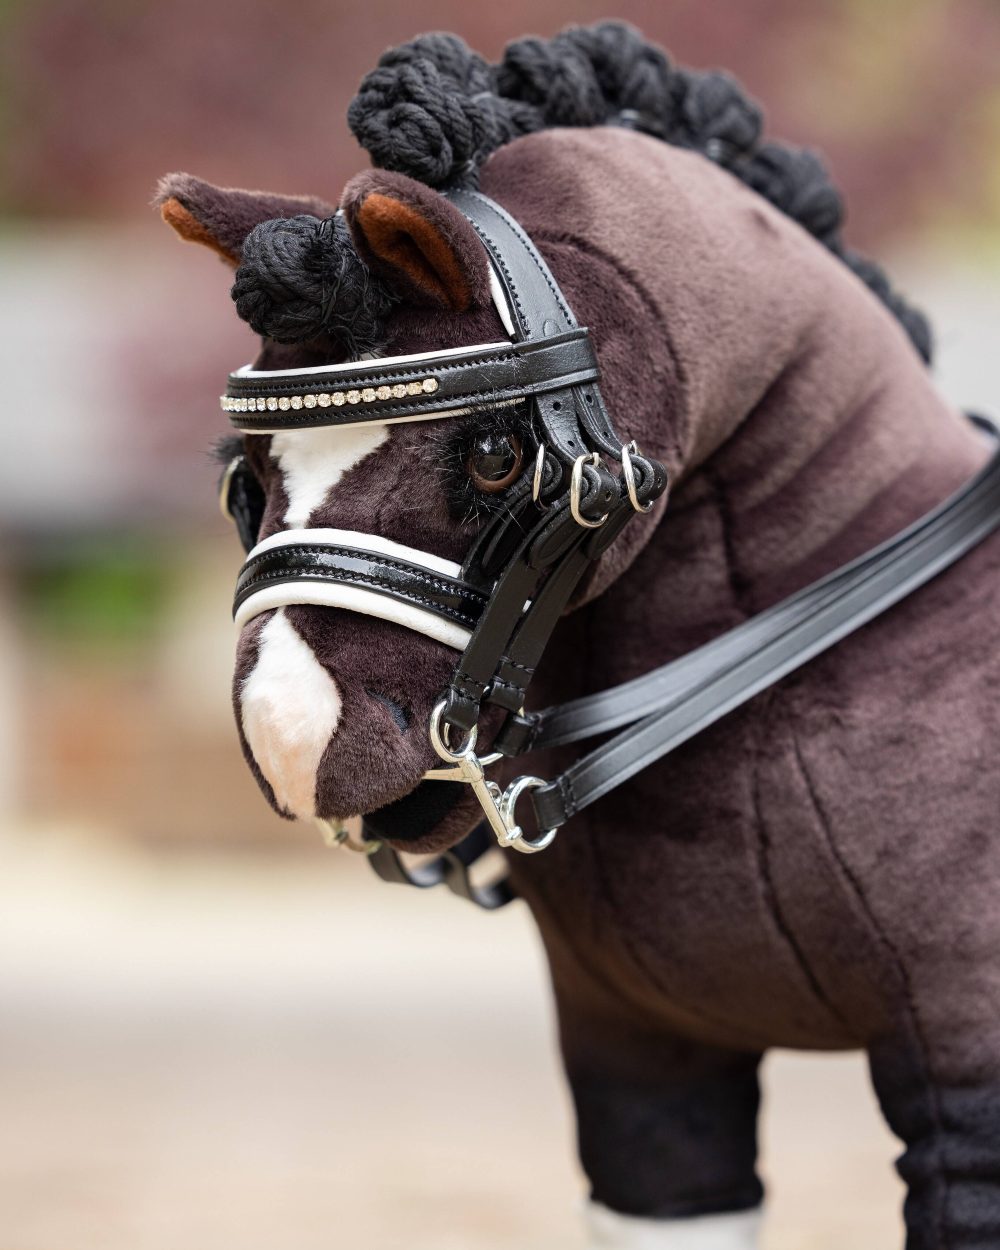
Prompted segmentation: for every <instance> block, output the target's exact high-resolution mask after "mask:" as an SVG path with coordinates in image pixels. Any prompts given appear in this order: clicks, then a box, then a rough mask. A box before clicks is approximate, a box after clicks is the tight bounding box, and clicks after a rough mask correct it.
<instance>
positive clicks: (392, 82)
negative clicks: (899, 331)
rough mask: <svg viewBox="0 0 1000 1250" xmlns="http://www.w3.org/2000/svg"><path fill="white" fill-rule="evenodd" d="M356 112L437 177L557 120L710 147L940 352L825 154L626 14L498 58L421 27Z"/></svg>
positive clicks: (394, 159) (376, 152)
mask: <svg viewBox="0 0 1000 1250" xmlns="http://www.w3.org/2000/svg"><path fill="white" fill-rule="evenodd" d="M347 120H348V123H349V125H350V127H351V129H352V131H353V132H354V134H355V136H356V137H357V139H358V141H359V142H360V143H361V145H362V147H364V148H366V149H367V150H368V152H369V153H370V154H371V158H372V161H373V162H374V164H375V165H377V166H379V167H381V168H383V169H392V170H397V171H399V172H400V173H404V174H409V175H410V177H412V178H416V179H418V180H419V181H421V182H424V183H427V184H428V185H429V186H433V187H448V186H470V185H475V182H476V178H477V174H478V170H479V168H480V166H481V165H482V164H483V162H484V161H485V160H486V158H487V157H488V156H489V155H490V154H491V153H492V152H494V151H496V149H497V148H499V147H502V146H503V145H504V144H506V143H510V142H511V140H513V139H516V138H517V137H518V136H519V135H524V134H530V133H532V132H534V131H538V130H545V129H548V128H549V127H552V126H600V125H620V126H627V127H629V128H631V129H635V130H640V131H642V132H643V133H645V134H650V135H654V136H656V137H658V138H660V139H663V140H664V141H665V142H667V143H673V144H676V145H678V146H681V147H685V148H689V149H691V150H693V151H697V152H702V153H704V154H705V155H706V156H708V157H709V158H710V159H711V160H714V161H717V162H718V163H719V164H721V165H724V166H725V167H726V168H727V169H729V170H730V171H731V172H732V173H733V174H734V175H735V176H736V177H738V178H740V179H741V180H742V181H744V182H745V183H747V184H748V185H749V186H751V187H752V188H753V189H754V190H755V191H757V192H759V193H760V194H761V195H762V196H764V198H765V199H767V200H769V201H770V202H771V203H772V204H774V205H775V206H776V207H777V208H779V209H780V210H781V211H782V212H784V213H786V214H787V215H788V216H789V217H791V218H793V220H795V221H797V222H798V223H799V224H800V225H801V226H803V227H804V228H805V229H806V230H808V231H809V232H810V233H811V234H813V235H815V237H816V238H817V239H818V240H819V241H820V242H821V243H823V244H824V245H825V246H826V247H828V248H829V249H830V250H831V251H832V252H833V253H834V255H836V256H838V257H839V258H840V259H841V260H842V261H843V262H844V264H846V265H847V266H848V267H849V268H850V269H851V270H853V272H854V273H855V274H857V276H858V277H859V278H860V279H861V280H862V281H863V282H864V283H866V285H867V286H869V287H870V288H871V290H872V291H873V292H874V293H875V294H876V295H877V296H878V298H879V299H880V300H882V302H883V303H884V304H885V305H886V306H887V307H888V308H889V309H890V311H891V312H892V313H893V314H894V315H895V316H896V317H897V318H898V320H899V321H900V322H901V323H902V325H903V327H904V328H905V330H906V331H907V333H908V334H909V336H910V339H911V340H912V341H913V344H914V346H915V347H916V349H917V351H918V352H919V353H920V355H921V356H922V357H923V359H924V360H925V361H928V362H929V361H930V359H931V354H932V336H931V330H930V326H929V324H928V322H927V319H926V318H925V317H924V315H923V314H922V313H920V312H918V311H917V310H916V309H915V308H911V307H910V306H909V305H908V304H907V303H906V302H905V300H904V299H903V298H902V297H901V296H900V295H899V294H897V293H896V292H895V291H894V290H893V289H892V287H891V286H890V284H889V281H888V279H887V278H886V276H885V274H884V273H883V271H882V270H881V269H880V268H879V267H878V266H877V265H875V264H873V263H872V262H871V261H868V260H866V259H864V258H863V257H861V256H859V255H858V254H857V253H856V252H853V251H851V250H850V249H849V248H848V247H846V246H845V245H844V243H843V242H842V240H841V237H840V228H841V224H842V221H843V202H842V200H841V197H840V194H839V193H838V191H837V190H836V188H835V187H834V186H833V184H832V183H831V181H830V178H829V175H828V174H827V172H826V170H825V168H824V167H823V165H822V163H821V162H820V160H819V159H818V157H816V156H815V155H814V154H813V153H811V152H808V151H803V150H800V149H796V148H792V147H787V146H785V145H782V144H778V143H764V144H761V143H760V137H761V131H762V126H763V115H762V113H761V110H760V108H759V107H758V106H757V105H756V104H755V103H754V102H753V101H752V100H750V99H749V98H748V97H747V96H746V95H745V94H744V92H743V90H742V88H741V87H740V86H739V84H738V83H737V82H736V80H735V79H733V78H732V77H730V76H729V75H728V74H725V73H721V72H719V71H716V70H709V71H706V72H698V71H694V70H686V69H681V68H678V67H675V66H674V65H672V64H671V62H670V60H669V59H668V57H667V55H666V54H665V53H664V52H663V51H662V50H661V49H660V48H658V47H656V46H655V45H654V44H651V43H648V42H647V41H646V40H645V39H643V37H642V35H640V33H639V32H638V31H637V30H635V29H634V28H633V27H632V26H629V25H627V24H626V23H624V22H601V23H599V24H598V25H596V26H590V27H574V28H571V29H569V30H565V31H563V32H561V33H560V34H558V35H555V36H554V37H553V38H551V39H539V38H535V37H529V38H526V39H518V40H515V41H514V42H513V43H511V44H508V46H507V49H506V51H505V52H504V55H503V59H502V60H501V61H500V63H499V65H496V66H491V65H489V64H488V63H487V62H486V61H485V60H484V59H483V58H482V57H481V56H479V55H478V54H477V53H475V52H472V51H471V50H470V49H469V48H468V47H467V45H466V44H465V43H464V42H463V41H462V40H461V39H459V38H458V37H457V36H456V35H449V34H430V35H421V36H420V38H418V39H414V40H412V41H411V42H410V43H406V44H402V45H400V47H398V48H393V49H391V50H390V51H389V52H386V53H385V54H384V55H383V56H382V57H381V59H380V60H379V64H378V68H376V69H375V70H373V71H372V72H371V73H370V74H368V75H367V76H366V77H365V78H364V80H363V81H362V84H361V89H360V91H359V93H358V95H357V96H356V97H355V98H354V100H353V101H352V103H351V106H350V108H349V109H348V113H347Z"/></svg>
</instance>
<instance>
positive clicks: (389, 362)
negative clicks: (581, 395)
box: [221, 327, 600, 434]
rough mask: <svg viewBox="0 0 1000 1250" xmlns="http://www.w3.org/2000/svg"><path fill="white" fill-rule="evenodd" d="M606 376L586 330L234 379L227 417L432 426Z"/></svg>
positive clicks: (286, 423) (265, 428) (292, 426)
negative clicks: (436, 420)
mask: <svg viewBox="0 0 1000 1250" xmlns="http://www.w3.org/2000/svg"><path fill="white" fill-rule="evenodd" d="M599 376H600V371H599V369H598V367H597V359H596V357H595V356H594V350H593V348H592V346H591V344H590V340H589V339H588V337H587V331H586V329H583V328H581V327H576V328H574V329H571V330H568V331H567V332H566V333H564V334H557V335H553V336H552V337H550V338H544V339H537V340H536V339H533V340H526V341H524V342H519V343H487V344H480V345H478V346H474V347H465V348H456V349H454V350H451V351H444V352H440V351H435V352H426V353H423V354H422V355H417V356H399V357H388V358H381V359H376V360H370V361H362V362H360V363H359V362H357V361H352V362H349V363H348V364H345V365H334V366H330V367H328V368H319V369H295V370H286V371H283V372H277V371H275V372H271V371H258V370H253V369H250V368H244V369H239V370H237V372H236V373H231V374H230V375H229V386H228V387H227V389H226V393H225V395H223V396H222V400H221V403H222V408H223V411H225V412H228V413H229V414H230V416H231V419H232V422H233V424H234V425H235V426H236V427H237V429H240V430H242V431H244V432H246V433H258V434H259V433H270V432H273V431H277V430H301V429H309V428H312V427H314V426H331V425H332V426H348V425H357V424H361V423H364V422H369V421H378V422H400V421H418V420H419V421H426V420H429V419H431V418H433V417H449V416H453V415H455V413H456V412H461V411H463V410H466V409H469V408H473V407H482V406H483V405H486V404H489V405H490V406H491V407H500V406H502V405H505V404H511V403H516V402H517V401H518V400H524V399H528V398H530V397H531V396H533V395H541V394H545V393H546V392H550V391H558V390H562V389H564V388H566V387H571V386H579V385H582V384H584V383H587V382H596V381H597V379H598V377H599Z"/></svg>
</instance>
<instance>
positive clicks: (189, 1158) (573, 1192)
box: [0, 0, 1000, 1250]
mask: <svg viewBox="0 0 1000 1250" xmlns="http://www.w3.org/2000/svg"><path fill="white" fill-rule="evenodd" d="M604 17H622V18H626V19H628V20H631V21H633V22H634V23H636V24H637V25H639V26H640V27H641V28H642V29H643V30H644V31H645V33H646V34H647V35H648V36H650V37H653V38H655V39H656V40H657V41H659V42H661V43H662V44H664V45H665V46H666V47H667V48H668V49H669V50H670V51H671V53H672V54H673V56H674V58H675V59H676V60H678V61H680V62H682V63H685V64H689V65H694V66H698V67H704V66H716V65H719V66H724V67H726V68H729V69H730V70H732V71H733V72H734V73H736V74H737V75H738V76H739V77H740V78H741V79H742V80H743V81H744V83H745V84H746V85H747V86H748V87H749V89H750V90H751V92H752V93H753V94H754V95H755V96H756V97H757V98H758V99H759V100H760V101H761V102H762V103H763V104H764V105H765V107H766V110H767V115H768V130H769V133H770V134H772V135H773V136H775V137H782V138H785V139H790V140H793V141H796V142H799V143H806V144H809V145H810V146H814V147H817V148H819V149H821V150H822V151H823V152H824V153H825V154H826V156H827V158H828V160H829V162H830V164H831V165H832V168H833V170H834V172H835V176H836V179H837V181H838V182H839V184H840V186H841V187H842V188H843V190H844V192H845V194H846V197H847V201H848V205H849V226H848V232H847V237H848V240H849V241H850V242H851V243H852V244H854V245H855V246H858V247H862V248H865V249H867V250H868V251H869V252H870V253H872V254H873V255H874V256H875V257H876V258H877V259H880V260H882V261H884V262H885V263H886V264H887V265H888V266H889V269H890V272H891V273H892V275H893V277H894V278H895V280H896V281H897V282H898V284H899V286H900V287H901V289H903V290H904V291H907V292H908V293H909V294H910V296H911V297H912V298H913V299H914V300H915V302H917V303H918V304H919V305H922V306H924V307H925V308H927V309H928V310H929V312H930V313H931V316H932V319H933V321H934V323H935V325H936V328H937V334H938V343H939V349H938V365H937V375H938V379H939V382H940V385H941V386H942V387H943V388H944V390H945V391H946V392H947V393H948V394H949V395H950V396H951V397H952V398H953V399H954V400H955V401H956V402H958V403H961V404H965V405H967V406H978V407H980V408H982V409H984V410H992V411H993V412H995V413H1000V362H998V359H997V358H998V355H1000V353H998V351H997V347H998V343H997V330H998V326H1000V8H998V6H997V5H996V3H995V0H813V2H812V3H810V4H807V5H804V4H802V3H800V2H799V0H713V2H711V3H706V2H705V0H664V2H663V3H658V4H649V5H644V4H641V3H636V2H631V3H618V4H615V5H613V6H608V5H605V4H597V3H578V4H575V5H569V4H565V3H560V2H558V0H532V2H531V3H528V2H526V0H506V3H504V4H503V5H498V6H495V7H493V6H486V5H483V6H471V5H468V4H459V3H457V2H456V0H420V3H416V4H415V3H412V0H411V2H410V3H405V4H404V3H401V2H397V3H380V2H379V0H371V2H369V3H366V4H364V5H350V4H346V3H343V0H327V2H326V3H321V2H320V0H282V3H269V2H267V0H243V2H242V3H236V2H235V0H173V2H172V3H170V4H155V3H152V0H30V2H29V0H2V2H0V135H2V156H0V272H2V287H0V291H2V295H0V352H2V360H3V371H4V376H5V378H6V382H5V393H6V399H5V402H4V406H3V407H4V416H3V423H4V431H5V437H4V448H3V453H2V455H0V536H2V542H0V1250H92V1248H93V1250H96V1248H97V1247H100V1250H126V1248H127V1250H176V1247H177V1246H178V1245H182V1244H183V1245H191V1246H201V1245H212V1246H213V1247H215V1248H216V1250H256V1248H257V1247H261V1248H263V1247H265V1246H267V1247H273V1246H275V1245H277V1244H281V1245H284V1246H289V1247H295V1250H321V1248H324V1250H325V1248H326V1247H334V1246H335V1247H348V1246H349V1247H363V1248H364V1250H373V1248H374V1250H382V1248H383V1247H385V1248H388V1247H396V1246H398V1245H400V1244H403V1240H404V1238H405V1244H406V1245H407V1246H408V1248H409V1250H450V1248H451V1247H456V1248H457V1247H463V1248H468V1247H476V1250H514V1248H515V1247H516V1248H517V1250H542V1248H543V1247H544V1248H545V1250H570V1248H571V1247H573V1246H577V1245H578V1244H579V1234H578V1232H577V1230H576V1226H575V1221H574V1207H575V1206H576V1204H578V1203H579V1201H580V1196H581V1193H582V1190H581V1182H580V1179H579V1177H578V1175H577V1173H576V1170H575V1166H574V1164H573V1161H572V1125H571V1120H570V1116H569V1113H568V1108H567V1105H566V1098H565V1094H564V1091H563V1088H562V1084H561V1079H560V1076H559V1072H558V1065H557V1062H556V1058H555V1054H554V1040H553V1036H552V1027H551V1021H550V1012H549V1006H548V999H547V992H546V984H545V972H544V968H543V966H542V963H541V959H540V955H539V951H538V948H537V945H536V942H535V939H534V937H533V934H532V930H531V926H530V923H529V921H528V918H527V916H526V915H525V914H523V912H522V911H521V909H519V908H512V909H510V914H506V915H503V916H500V917H486V916H484V917H480V916H476V915H474V914H471V910H467V909H466V907H465V905H464V904H461V903H459V902H457V901H453V900H452V899H451V898H430V897H415V898H411V897H409V895H408V894H406V893H405V892H402V891H398V892H397V891H392V890H390V889H389V888H388V887H379V886H378V885H377V884H376V883H375V882H374V881H372V880H369V876H368V873H367V869H366V868H365V866H364V865H363V864H361V863H360V862H358V861H356V860H354V859H353V857H350V856H347V855H336V854H331V853H329V852H327V851H325V850H324V849H323V848H322V846H321V844H320V843H319V841H318V839H317V838H316V836H315V835H314V834H313V833H312V832H311V831H309V830H307V829H303V828H300V827H297V826H294V825H290V824H287V823H285V822H283V821H280V820H278V819H277V818H276V817H274V816H272V815H271V814H270V812H269V810H268V809H267V807H266V806H265V804H264V802H263V800H262V799H260V797H259V795H258V793H257V790H256V787H255V785H254V784H253V782H252V780H251V778H250V776H249V774H248V773H247V772H246V770H245V768H244V766H243V763H242V760H241V759H240V756H239V751H238V747H237V742H236V736H235V733H234V732H233V730H232V727H231V723H230V711H229V689H228V688H229V678H230V664H231V652H232V646H233V634H232V629H231V625H230V621H229V603H230V593H231V586H232V580H233V576H234V573H235V570H236V568H237V566H238V564H239V561H240V553H239V550H238V546H237V542H236V539H235V537H234V536H233V535H232V534H231V533H230V530H229V527H228V526H227V524H226V523H225V522H224V521H223V520H222V519H221V517H220V516H219V514H218V512H217V509H216V504H215V472H216V470H215V468H214V466H213V465H212V463H211V462H210V459H209V456H208V448H209V447H210V445H211V443H212V442H213V440H214V439H215V438H217V437H218V436H219V435H221V434H222V433H224V432H225V427H224V424H223V421H222V419H221V416H220V414H219V412H218V410H217V404H216V399H215V397H216V396H217V395H218V393H219V391H220V388H221V385H222V380H223V377H224V374H225V372H226V371H227V370H228V369H229V368H231V367H232V366H234V365H235V364H237V363H240V362H242V361H244V360H247V359H249V358H250V357H251V356H252V354H253V343H252V341H251V338H250V334H249V331H248V330H246V328H245V327H243V326H242V324H241V323H240V322H238V321H237V319H236V317H235V314H234V313H233V312H232V309H231V307H230V304H229V300H228V294H227V293H228V286H229V272H228V271H227V270H226V269H225V268H224V267H223V266H222V265H221V264H220V263H219V262H217V261H216V260H215V259H214V258H213V257H212V256H211V255H210V254H209V253H207V252H203V251H201V250H199V249H196V248H192V247H186V246H183V245H181V244H179V243H178V242H177V241H176V240H175V239H174V238H173V236H172V234H171V232H169V231H168V230H167V228H166V227H165V226H163V225H162V224H161V223H160V221H159V219H158V216H157V215H156V214H155V213H154V212H153V211H152V210H151V209H150V207H149V201H150V199H151V196H152V194H153V189H154V186H155V183H156V180H157V178H158V177H159V176H160V175H161V174H163V173H165V172H167V171H169V170H175V169H185V170H188V171H190V172H193V173H196V174H198V175H200V176H202V177H204V178H207V179H209V180H210V181H213V182H217V183H220V184H223V185H240V186H251V187H268V188H271V189H274V190H279V191H285V192H313V193H317V194H319V195H322V196H325V197H326V198H328V199H330V200H333V201H335V200H336V199H337V197H338V195H339V191H340V188H341V186H342V185H343V183H344V181H345V180H346V179H347V178H348V177H349V176H350V175H351V174H352V173H354V172H355V171H356V170H357V169H359V168H360V167H362V166H363V165H364V164H366V163H367V162H366V157H365V156H364V154H363V153H361V152H360V151H359V150H358V149H357V147H356V145H355V144H354V141H353V139H352V137H351V136H350V134H349V132H348V130H347V127H346V124H345V120H344V118H345V110H346V107H347V104H348V102H349V100H350V99H351V97H352V95H353V94H354V91H355V89H356V87H357V84H358V82H359V79H360V78H361V76H362V75H363V74H364V73H365V72H366V71H367V70H368V69H369V68H371V67H372V66H373V65H374V64H375V61H376V58H377V56H378V55H379V53H380V52H381V51H382V50H383V49H384V48H385V47H386V46H388V45H391V44H394V43H398V42H401V41H403V40H405V39H407V38H409V37H411V36H412V35H414V34H416V33H418V32H420V31H422V30H427V29H434V28H441V29H449V30H454V31H457V32H458V33H460V34H461V35H463V36H464V37H465V38H466V39H467V40H468V41H469V42H470V43H471V44H472V45H473V46H474V47H476V48H478V49H479V50H480V51H481V52H483V53H484V54H486V55H487V56H489V57H490V58H491V59H495V58H497V57H498V56H499V54H500V52H501V50H502V47H503V45H504V43H505V42H506V41H507V40H508V39H511V38H514V37H517V36H519V35H523V34H526V33H529V32H535V33H539V34H551V33H553V32H554V31H556V30H557V29H559V28H560V27H561V26H563V25H566V24H568V23H571V22H590V21H595V20H598V19H600V18H604ZM498 1003H499V1004H502V1009H500V1010H498V1007H497V1004H498ZM766 1080H767V1086H768V1112H767V1118H766V1122H765V1134H764V1137H765V1155H764V1169H765V1172H766V1174H767V1178H768V1180H769V1182H770V1184H771V1192H772V1209H771V1214H770V1217H769V1218H770V1222H769V1226H768V1232H767V1247H768V1250H792V1247H795V1250H828V1248H829V1250H832V1248H833V1247H838V1250H839V1248H840V1247H842V1246H843V1245H845V1244H852V1245H876V1244H878V1245H886V1246H888V1245H894V1244H898V1241H899V1231H898V1230H899V1227H900V1223H899V1218H898V1213H897V1206H898V1202H899V1199H900V1191H899V1186H898V1184H897V1182H896V1181H895V1179H894V1177H893V1176H892V1174H891V1171H890V1166H889V1161H890V1160H891V1158H892V1157H893V1155H894V1153H895V1151H896V1148H897V1147H896V1143H894V1142H893V1141H892V1139H891V1138H890V1137H889V1136H888V1134H887V1133H886V1132H885V1130H884V1129H882V1127H881V1125H880V1123H879V1121H878V1118H877V1115H876V1113H875V1110H874V1106H873V1102H872V1098H871V1095H870V1093H869V1091H868V1088H867V1081H866V1077H865V1074H864V1069H863V1065H862V1064H861V1062H860V1060H859V1059H857V1058H853V1057H834V1058H828V1057H802V1056H785V1055H779V1056H777V1057H776V1058H774V1059H771V1060H769V1062H768V1066H767V1071H766Z"/></svg>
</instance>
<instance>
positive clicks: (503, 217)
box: [469, 191, 574, 325]
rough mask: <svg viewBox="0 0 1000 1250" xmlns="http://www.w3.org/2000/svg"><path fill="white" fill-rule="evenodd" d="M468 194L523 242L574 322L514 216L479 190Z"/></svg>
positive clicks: (532, 245) (561, 307)
mask: <svg viewBox="0 0 1000 1250" xmlns="http://www.w3.org/2000/svg"><path fill="white" fill-rule="evenodd" d="M469 194H470V195H471V196H473V197H474V198H475V199H476V200H477V201H478V202H479V203H480V204H482V206H483V208H485V209H487V210H488V211H489V212H491V213H492V214H493V216H494V217H496V218H498V219H499V220H500V221H501V222H502V223H503V224H504V225H505V226H506V227H507V228H508V229H509V230H511V231H512V232H513V234H514V235H516V237H517V238H518V239H519V240H520V242H521V243H522V244H524V247H525V250H526V251H527V253H528V255H529V256H530V257H531V260H532V263H533V264H534V266H535V268H536V269H537V270H538V272H539V273H540V274H541V276H542V278H543V279H544V281H545V285H546V286H547V287H548V288H549V290H550V291H551V292H552V295H553V297H554V298H555V301H556V303H557V304H558V305H559V308H560V310H561V311H562V314H563V316H564V317H565V318H566V320H567V321H568V322H569V323H570V325H572V324H573V322H574V317H573V314H572V313H571V312H570V310H569V308H568V307H567V306H566V302H565V301H564V300H563V298H562V295H561V294H560V292H559V289H558V288H557V287H556V286H555V285H554V284H553V281H552V278H551V276H550V275H549V274H548V273H547V272H546V270H545V267H544V266H543V265H541V264H539V258H538V254H537V252H536V249H535V246H534V244H533V243H532V242H531V240H530V239H529V238H528V236H527V235H526V234H525V233H524V231H523V230H522V229H521V227H520V225H519V224H518V222H516V221H515V220H514V218H513V217H511V216H509V215H508V214H506V213H500V212H498V211H497V208H498V206H497V205H495V204H493V203H492V202H491V201H490V200H489V199H488V198H487V197H486V196H484V195H483V194H482V193H481V192H477V191H470V192H469ZM472 224H473V225H475V222H473V223H472Z"/></svg>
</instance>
